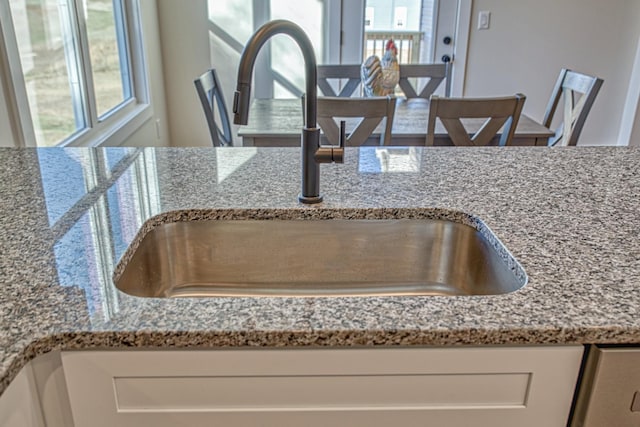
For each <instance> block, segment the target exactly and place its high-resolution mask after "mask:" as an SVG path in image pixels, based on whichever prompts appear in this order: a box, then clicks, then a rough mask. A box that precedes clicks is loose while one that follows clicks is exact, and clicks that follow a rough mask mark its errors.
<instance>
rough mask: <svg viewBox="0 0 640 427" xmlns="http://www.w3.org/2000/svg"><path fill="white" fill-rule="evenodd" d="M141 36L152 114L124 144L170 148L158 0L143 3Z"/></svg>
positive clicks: (141, 6)
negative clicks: (159, 41)
mask: <svg viewBox="0 0 640 427" xmlns="http://www.w3.org/2000/svg"><path fill="white" fill-rule="evenodd" d="M140 14H141V20H142V39H143V43H144V51H145V55H146V64H147V72H148V75H149V102H150V103H151V108H152V109H153V117H152V118H151V119H150V120H148V121H147V122H145V123H144V125H142V126H141V127H140V128H139V129H138V130H137V131H135V132H134V133H133V134H132V135H131V136H130V137H129V138H127V140H126V141H125V143H124V144H122V146H135V147H151V146H156V147H168V146H169V145H170V138H169V124H168V117H167V102H166V98H165V89H164V73H163V67H162V53H161V50H160V43H158V40H160V27H159V25H158V8H157V4H156V1H153V0H142V1H141V2H140Z"/></svg>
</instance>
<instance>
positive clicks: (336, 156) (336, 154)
mask: <svg viewBox="0 0 640 427" xmlns="http://www.w3.org/2000/svg"><path fill="white" fill-rule="evenodd" d="M346 142H347V123H346V122H345V121H344V120H340V138H339V139H338V147H337V148H332V149H331V157H333V161H334V162H335V163H344V146H345V145H346Z"/></svg>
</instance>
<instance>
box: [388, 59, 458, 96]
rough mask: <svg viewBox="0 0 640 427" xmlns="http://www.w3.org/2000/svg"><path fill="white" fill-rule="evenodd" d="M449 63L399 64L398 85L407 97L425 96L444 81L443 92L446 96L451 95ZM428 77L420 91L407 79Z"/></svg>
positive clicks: (431, 93) (430, 93) (429, 94)
mask: <svg viewBox="0 0 640 427" xmlns="http://www.w3.org/2000/svg"><path fill="white" fill-rule="evenodd" d="M450 64H451V63H450V62H446V63H442V64H401V65H400V81H399V82H398V86H400V89H402V92H404V95H405V96H406V97H407V98H426V99H429V97H430V96H431V95H433V93H434V92H435V91H436V90H437V89H438V87H440V85H441V84H442V83H443V82H444V94H445V96H446V97H447V98H448V97H449V96H451V65H450ZM415 78H420V79H422V78H428V79H429V81H428V82H427V84H426V85H425V86H424V87H423V88H422V90H421V91H420V93H418V92H417V91H416V88H415V87H414V86H413V84H412V83H411V80H409V79H415Z"/></svg>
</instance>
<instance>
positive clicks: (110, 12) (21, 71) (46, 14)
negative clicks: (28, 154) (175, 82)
mask: <svg viewBox="0 0 640 427" xmlns="http://www.w3.org/2000/svg"><path fill="white" fill-rule="evenodd" d="M137 6H138V3H137V2H136V1H128V0H9V2H8V5H7V4H6V2H2V5H1V6H0V19H1V20H2V21H1V23H2V28H3V31H4V33H3V34H2V36H3V39H4V42H5V46H6V56H7V57H6V61H7V62H8V63H9V68H10V70H11V77H10V78H11V82H9V83H10V84H11V85H12V87H13V90H14V100H13V101H14V102H13V104H14V105H13V107H14V109H15V110H16V114H14V116H15V117H17V118H18V120H19V122H20V126H19V127H20V130H21V132H22V135H21V139H22V143H23V144H24V145H27V146H54V145H87V144H90V145H97V144H98V143H100V142H101V141H103V140H105V139H106V138H107V137H108V136H109V135H111V134H112V133H113V132H115V131H116V129H119V128H121V127H122V126H124V125H125V124H126V123H127V122H129V121H130V120H131V119H132V117H133V116H135V115H136V114H137V113H140V112H141V108H142V109H144V106H146V102H147V98H148V97H147V89H146V78H145V72H144V61H143V60H142V58H143V54H142V48H141V46H142V44H141V42H140V37H141V35H140V31H139V28H140V25H139V12H138V8H137ZM25 100H26V102H25Z"/></svg>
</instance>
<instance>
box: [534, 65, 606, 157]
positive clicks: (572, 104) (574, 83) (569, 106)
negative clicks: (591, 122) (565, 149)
mask: <svg viewBox="0 0 640 427" xmlns="http://www.w3.org/2000/svg"><path fill="white" fill-rule="evenodd" d="M603 82H604V80H602V79H601V78H598V77H594V76H589V75H586V74H581V73H577V72H575V71H571V70H569V69H566V68H563V69H562V70H561V71H560V75H559V76H558V80H557V81H556V84H555V86H554V88H553V92H552V93H551V97H550V99H549V104H548V105H547V110H546V112H545V113H544V119H543V121H542V124H543V125H545V126H546V127H548V128H551V122H552V121H553V116H554V114H555V112H556V108H557V107H558V104H559V102H560V98H562V97H564V108H563V110H564V112H563V117H562V122H561V123H560V124H559V125H558V127H557V128H556V130H555V135H553V136H552V137H550V138H549V143H548V145H549V146H553V145H559V146H563V145H577V144H578V138H579V137H580V133H581V132H582V127H583V126H584V123H585V121H586V120H587V115H589V111H590V110H591V107H592V106H593V102H594V101H595V99H596V96H597V95H598V92H599V91H600V87H601V86H602V83H603Z"/></svg>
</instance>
